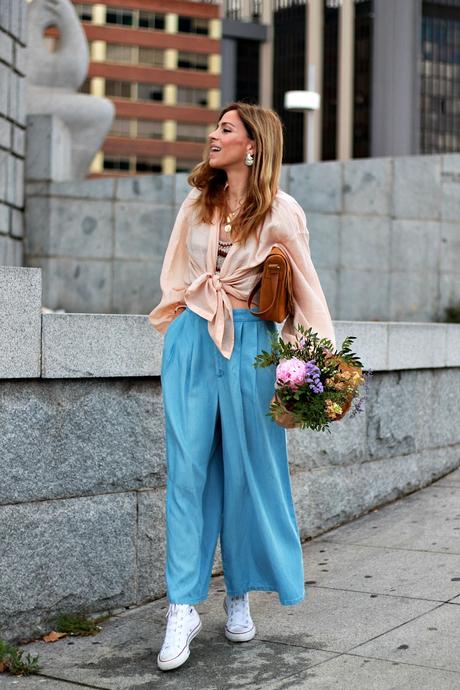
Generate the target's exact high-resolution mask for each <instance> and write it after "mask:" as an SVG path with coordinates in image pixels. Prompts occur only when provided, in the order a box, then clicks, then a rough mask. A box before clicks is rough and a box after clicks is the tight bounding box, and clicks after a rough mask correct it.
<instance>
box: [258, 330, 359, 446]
mask: <svg viewBox="0 0 460 690" xmlns="http://www.w3.org/2000/svg"><path fill="white" fill-rule="evenodd" d="M295 330H296V331H297V332H298V334H296V337H295V344H292V343H290V342H288V343H285V342H284V341H283V340H282V338H281V337H280V336H279V334H278V332H273V333H271V334H270V337H271V340H272V351H271V352H266V351H265V350H262V352H261V353H260V354H258V355H257V356H256V358H255V361H254V367H268V366H270V365H273V364H275V365H276V382H275V395H274V396H273V399H272V401H271V403H270V410H269V412H268V413H267V415H269V416H271V417H272V419H273V420H274V421H275V422H277V424H279V425H280V426H283V427H285V428H288V429H291V428H293V427H300V428H301V429H304V428H305V427H308V428H309V429H313V430H315V431H325V430H327V431H329V433H330V429H329V424H330V422H334V421H338V420H339V419H342V418H343V417H344V416H345V415H346V414H347V412H348V411H349V410H350V408H351V406H352V403H353V400H354V399H355V398H358V394H359V392H360V387H361V385H362V384H365V390H366V391H367V381H368V378H369V377H370V376H371V373H372V372H371V370H370V369H368V370H367V371H366V372H364V371H363V366H362V364H361V362H360V360H359V359H358V356H357V355H356V354H355V353H354V352H351V348H350V345H351V342H352V340H354V339H355V336H348V337H347V338H345V340H344V341H343V343H342V347H341V349H340V350H334V349H333V345H332V343H331V341H330V340H328V339H327V338H321V339H320V338H319V336H318V334H317V333H315V332H313V330H312V328H309V329H308V330H307V329H305V328H304V327H303V326H302V325H301V324H299V325H298V326H296V328H295ZM363 400H364V396H362V397H360V398H359V399H357V400H356V401H355V405H354V408H353V410H352V412H351V413H350V416H352V417H353V416H354V415H355V414H357V413H358V412H361V411H362V409H363V408H362V403H363Z"/></svg>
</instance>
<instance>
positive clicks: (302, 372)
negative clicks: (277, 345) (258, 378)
mask: <svg viewBox="0 0 460 690" xmlns="http://www.w3.org/2000/svg"><path fill="white" fill-rule="evenodd" d="M307 374H308V366H307V363H306V362H303V361H302V360H301V359H297V357H292V359H286V360H285V361H284V362H280V363H279V364H278V366H277V367H276V380H277V381H279V382H280V383H282V384H286V385H288V386H290V387H291V388H292V389H295V388H297V387H298V386H301V385H302V384H303V383H305V379H306V378H307Z"/></svg>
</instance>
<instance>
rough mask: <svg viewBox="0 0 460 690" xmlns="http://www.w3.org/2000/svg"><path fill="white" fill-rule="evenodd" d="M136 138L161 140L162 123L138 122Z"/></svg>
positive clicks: (151, 121)
mask: <svg viewBox="0 0 460 690" xmlns="http://www.w3.org/2000/svg"><path fill="white" fill-rule="evenodd" d="M137 136H138V137H140V138H141V139H162V138H163V123H162V122H155V121H153V120H138V121H137Z"/></svg>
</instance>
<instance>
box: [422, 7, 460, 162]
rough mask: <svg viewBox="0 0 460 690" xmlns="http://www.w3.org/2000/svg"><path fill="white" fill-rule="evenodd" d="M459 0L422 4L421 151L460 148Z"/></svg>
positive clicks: (455, 150) (453, 151)
mask: <svg viewBox="0 0 460 690" xmlns="http://www.w3.org/2000/svg"><path fill="white" fill-rule="evenodd" d="M459 63H460V3H459V2H458V0H456V1H455V0H451V1H450V2H447V0H443V2H438V3H434V2H423V3H422V35H421V61H420V84H421V89H420V104H421V117H420V152H421V153H424V154H430V153H431V154H434V153H455V152H457V151H460V146H459V138H458V132H459V131H460V114H459V104H460V88H459V72H458V71H459Z"/></svg>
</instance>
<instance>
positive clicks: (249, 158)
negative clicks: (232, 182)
mask: <svg viewBox="0 0 460 690" xmlns="http://www.w3.org/2000/svg"><path fill="white" fill-rule="evenodd" d="M244 162H245V164H246V165H247V166H248V168H250V167H251V165H253V164H254V154H253V153H251V152H250V151H248V152H247V154H246V156H245V157H244Z"/></svg>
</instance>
